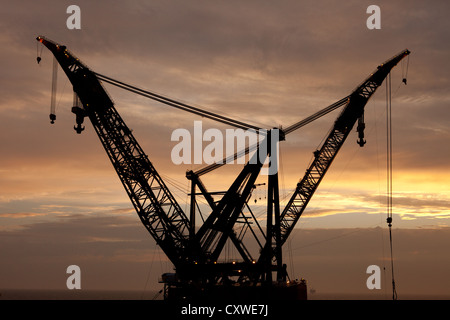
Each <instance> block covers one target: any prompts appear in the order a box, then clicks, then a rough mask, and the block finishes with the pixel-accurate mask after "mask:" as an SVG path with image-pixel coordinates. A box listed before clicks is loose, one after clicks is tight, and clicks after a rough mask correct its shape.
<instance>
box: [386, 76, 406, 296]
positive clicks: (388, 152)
mask: <svg viewBox="0 0 450 320" xmlns="http://www.w3.org/2000/svg"><path fill="white" fill-rule="evenodd" d="M405 84H406V82H405ZM391 98H392V96H391V73H389V76H388V78H387V81H386V171H387V179H386V180H387V186H386V187H387V192H386V193H387V219H386V222H387V224H388V227H389V244H390V251H391V272H392V300H397V291H396V289H395V279H394V258H393V250H392V101H391V100H392V99H391Z"/></svg>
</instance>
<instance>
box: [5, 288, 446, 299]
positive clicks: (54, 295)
mask: <svg viewBox="0 0 450 320" xmlns="http://www.w3.org/2000/svg"><path fill="white" fill-rule="evenodd" d="M163 299H164V297H163V293H162V292H161V291H151V290H147V291H138V290H135V291H133V290H124V291H114V290H40V289H31V290H25V289H0V300H146V301H150V300H154V301H160V300H163ZM308 300H392V296H390V295H389V294H386V293H380V294H373V293H370V294H361V293H320V292H315V293H310V294H308ZM397 300H449V301H450V294H448V295H438V294H404V295H402V294H399V295H398V296H397Z"/></svg>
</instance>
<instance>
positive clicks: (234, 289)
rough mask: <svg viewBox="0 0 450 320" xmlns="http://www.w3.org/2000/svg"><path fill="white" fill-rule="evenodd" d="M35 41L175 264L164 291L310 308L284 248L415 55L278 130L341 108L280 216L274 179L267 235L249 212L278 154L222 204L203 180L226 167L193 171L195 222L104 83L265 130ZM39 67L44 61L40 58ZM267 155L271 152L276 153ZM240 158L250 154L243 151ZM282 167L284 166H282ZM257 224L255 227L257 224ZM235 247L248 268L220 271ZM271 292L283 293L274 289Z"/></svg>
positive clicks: (244, 176)
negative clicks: (387, 85)
mask: <svg viewBox="0 0 450 320" xmlns="http://www.w3.org/2000/svg"><path fill="white" fill-rule="evenodd" d="M37 40H38V41H39V42H41V43H42V44H43V45H45V46H46V47H47V48H48V49H49V50H50V51H51V52H52V53H53V55H54V57H55V58H56V60H57V61H58V63H59V64H60V66H61V68H62V70H63V71H64V72H65V73H66V75H67V77H68V78H69V80H70V82H71V83H72V85H73V89H74V92H75V93H76V95H77V96H78V98H79V101H81V104H82V106H80V105H75V106H74V107H73V108H72V112H73V113H75V115H76V122H77V126H76V127H74V128H75V130H76V131H77V133H81V132H82V131H83V130H84V127H83V126H82V124H83V121H84V118H86V117H87V118H89V120H90V121H91V123H92V125H93V127H94V129H95V132H96V133H97V135H98V137H99V139H100V141H101V143H102V145H103V147H104V149H105V151H106V153H107V155H108V157H109V159H110V161H111V163H112V165H113V167H114V169H115V170H116V173H117V175H118V176H119V178H120V181H121V183H122V185H123V187H124V188H125V190H126V192H127V195H128V197H129V198H130V200H131V202H132V204H133V206H134V208H135V210H136V212H137V214H138V216H139V218H140V220H141V222H142V223H143V224H144V226H145V227H146V229H147V230H148V232H149V233H150V234H151V235H152V237H153V238H154V239H155V241H156V242H157V244H158V245H159V246H160V248H161V249H162V250H163V251H164V253H165V254H166V255H167V256H168V258H169V259H170V261H171V262H172V263H173V264H174V266H175V270H176V274H165V275H163V282H164V283H165V287H167V288H169V289H170V290H171V292H172V293H170V294H168V295H167V294H166V296H173V297H175V298H180V297H185V296H190V297H195V296H199V295H201V296H202V297H204V298H205V297H206V298H208V295H209V293H211V294H213V295H214V294H216V295H228V296H230V297H234V296H235V295H237V294H238V295H240V296H242V297H246V296H249V295H250V296H261V295H262V296H264V297H268V296H271V297H275V298H280V299H282V298H283V297H285V295H284V294H285V293H289V294H290V295H292V296H293V297H294V298H299V297H300V298H306V284H305V283H304V281H302V282H300V283H296V285H295V286H293V285H291V286H287V284H286V283H288V282H286V276H287V272H286V268H285V265H283V263H282V246H283V244H284V243H285V242H286V240H287V239H288V237H289V235H290V233H291V232H292V230H293V229H294V227H295V225H296V223H297V222H298V220H299V218H300V217H301V215H302V213H303V212H304V210H305V209H306V207H307V205H308V203H309V201H310V200H311V198H312V196H313V195H314V193H315V191H316V190H317V188H318V186H319V184H320V182H321V181H322V179H323V177H324V176H325V174H326V172H327V171H328V169H329V168H330V166H331V164H332V162H333V160H334V159H335V157H336V155H337V153H338V152H339V150H340V148H341V147H342V145H343V144H344V142H345V141H346V139H347V137H348V135H349V133H350V132H351V130H352V128H353V127H354V125H355V123H356V122H357V121H358V128H357V131H358V134H359V140H358V144H359V145H360V146H361V147H362V146H363V145H364V144H365V143H366V141H365V140H364V127H365V124H364V107H365V105H366V104H367V102H368V101H369V99H370V98H371V97H372V95H373V94H374V93H375V91H376V90H377V88H378V87H379V86H380V85H381V84H382V82H383V81H384V79H385V78H386V76H387V75H388V74H389V73H390V71H391V69H392V68H394V67H395V66H396V65H397V63H398V62H399V61H401V60H402V59H403V58H404V57H405V56H407V55H409V53H410V52H409V51H408V50H403V51H402V52H400V53H399V54H397V55H396V56H394V57H392V58H391V59H389V60H387V61H386V62H384V63H383V64H381V65H380V66H378V68H377V70H376V71H374V72H373V73H372V74H371V75H370V76H369V77H368V78H367V79H366V80H364V81H363V82H362V83H361V84H360V85H359V86H358V87H357V88H356V89H355V90H353V92H352V93H351V94H350V95H348V96H347V97H345V98H343V99H341V100H339V101H337V102H336V103H334V104H332V105H330V106H329V107H327V108H325V109H323V110H321V111H319V112H317V113H315V114H313V115H311V116H310V117H308V118H306V119H304V120H302V121H300V122H298V123H296V124H293V125H291V126H289V127H287V128H286V129H285V130H284V131H283V130H281V129H272V130H279V131H276V133H277V134H276V137H277V138H276V140H277V141H276V142H277V143H278V136H280V137H281V139H279V140H280V141H283V140H285V136H286V135H287V134H289V133H291V132H293V131H295V130H297V129H298V128H300V127H302V126H304V125H306V124H307V123H310V122H311V121H314V120H315V119H318V118H319V117H321V116H323V115H325V114H326V113H328V112H331V111H332V110H335V109H337V108H339V107H341V106H343V110H342V111H341V113H340V114H339V116H338V118H337V119H336V121H335V122H334V124H333V126H332V128H331V130H330V131H329V133H328V136H327V137H326V139H325V140H324V142H323V144H322V145H321V147H320V148H318V149H317V150H316V151H314V158H313V160H312V162H311V163H310V165H309V167H308V168H307V170H306V172H305V174H304V176H303V178H302V179H301V180H300V181H299V182H298V184H297V186H296V188H295V191H294V193H293V194H292V196H291V198H290V199H289V201H288V203H287V205H286V206H285V208H284V209H283V210H282V211H281V210H280V199H279V189H278V173H275V174H270V175H269V176H268V193H267V198H268V201H267V225H266V231H265V232H264V231H263V230H262V228H261V227H260V225H259V223H258V219H257V218H256V217H255V216H254V215H253V213H252V212H251V210H250V208H249V206H248V201H249V199H250V197H251V193H252V191H253V190H254V188H255V185H256V179H257V177H258V175H259V174H260V171H261V168H262V165H263V163H264V161H265V159H266V158H267V157H270V155H271V153H276V152H275V150H271V148H270V147H269V148H268V150H266V151H267V152H266V151H264V152H265V154H264V152H263V154H261V153H260V152H259V149H258V152H256V153H255V154H254V156H253V157H256V158H257V161H255V159H252V160H253V161H250V160H249V161H248V163H247V164H246V165H245V166H244V168H243V169H242V171H241V172H240V174H239V175H238V177H237V178H236V179H235V181H234V182H233V183H232V185H231V186H230V188H229V189H228V190H227V191H226V192H224V193H223V196H222V198H221V199H220V200H219V201H214V199H213V198H212V196H211V193H209V192H208V191H207V190H206V187H205V186H204V184H203V183H202V181H201V180H200V175H202V174H205V173H207V172H210V171H212V170H214V169H215V168H217V167H219V166H218V165H211V166H208V167H206V168H205V169H201V170H198V171H197V172H193V171H188V172H187V174H186V176H187V178H188V179H189V180H190V181H191V206H190V208H191V209H190V217H189V218H188V217H187V216H186V215H185V213H184V212H183V210H182V209H181V207H180V206H179V204H178V203H177V201H176V200H175V198H174V196H173V195H172V193H171V192H170V190H169V189H168V188H167V186H166V185H165V183H164V181H163V180H162V179H161V177H160V175H159V174H158V172H157V171H156V169H155V168H154V166H153V164H152V163H151V162H150V160H149V158H148V156H147V154H145V153H144V151H143V150H142V148H141V147H140V145H139V144H138V142H137V141H136V139H135V137H134V136H133V134H132V132H131V130H130V129H129V128H128V127H127V125H126V124H125V122H124V121H123V119H122V117H121V116H120V115H119V113H118V112H117V110H116V108H115V107H114V103H113V101H112V100H111V98H110V97H109V95H108V93H107V92H106V90H105V89H104V88H103V86H102V84H101V82H100V80H102V81H106V82H107V83H110V84H112V85H116V86H119V87H121V88H123V89H126V90H129V91H131V92H134V93H137V94H141V95H144V96H146V97H148V98H151V99H154V100H157V101H159V102H162V103H166V104H168V105H170V106H172V107H175V108H178V109H181V110H184V111H189V112H192V113H195V114H197V115H202V116H206V117H207V118H210V119H212V120H216V121H219V122H222V123H226V124H229V125H232V126H236V127H238V128H252V129H258V128H257V127H254V126H252V125H248V124H245V123H243V122H240V121H236V120H233V119H230V118H226V117H224V116H221V115H218V114H214V113H212V112H208V111H205V110H201V109H199V108H195V107H192V106H189V105H187V104H184V103H180V102H177V101H175V100H172V99H168V98H165V97H163V96H160V95H157V94H154V93H151V92H149V91H145V90H142V89H139V88H136V87H134V86H131V85H127V84H125V83H123V82H120V81H117V80H114V79H112V78H109V77H106V76H103V75H100V74H98V73H95V72H93V71H91V70H90V69H89V68H88V67H87V66H86V65H84V64H83V63H81V62H80V60H79V59H78V58H76V57H75V56H74V55H73V54H72V53H70V52H69V51H68V50H67V48H66V47H65V46H61V45H59V44H57V43H55V42H53V41H51V40H48V39H46V38H44V37H37ZM39 61H40V58H38V62H39ZM78 98H77V99H76V100H77V101H78ZM74 101H75V99H74ZM269 132H270V131H269ZM265 139H266V142H267V141H271V140H270V139H271V134H267V135H266V137H265ZM272 142H273V141H272ZM267 145H268V146H270V145H272V143H268V144H267ZM250 150H251V148H247V149H246V150H245V153H247V152H249V151H250ZM240 153H241V154H242V151H241V152H240ZM238 154H239V152H238ZM236 156H237V155H235V157H236ZM274 161H278V159H277V158H276V157H275V158H274ZM196 188H198V189H199V191H200V192H201V194H202V195H203V196H204V198H205V199H206V201H207V203H208V204H209V206H210V209H211V211H210V214H209V216H208V217H207V219H206V220H205V221H204V224H203V225H202V226H201V227H200V228H199V229H198V231H196V228H195V214H196V212H195V204H196V200H195V196H196ZM245 207H247V208H248V209H249V211H250V214H251V217H249V216H246V215H244V213H243V211H244V208H245ZM251 218H252V219H253V222H249V221H250V220H251ZM239 219H241V220H240V222H242V224H243V225H244V227H243V229H244V228H248V229H250V230H251V232H252V234H253V236H254V238H255V239H256V242H257V243H258V245H259V258H258V259H254V257H252V255H251V253H250V252H249V250H248V249H247V248H246V246H245V245H244V243H243V232H241V233H239V234H238V233H237V232H236V230H235V224H237V222H238V221H239ZM252 224H254V225H256V226H258V228H259V231H261V233H260V234H261V235H262V238H263V239H259V238H258V237H257V236H256V234H255V232H254V231H253V229H252V227H251V225H252ZM243 229H241V230H243ZM229 240H230V241H231V242H232V244H233V245H234V246H235V248H236V250H237V251H238V252H239V254H240V255H241V257H242V260H243V261H242V262H238V263H236V262H235V261H233V262H232V263H229V262H225V263H218V259H219V256H220V255H221V253H222V250H223V248H224V246H225V243H226V242H227V241H229ZM274 271H275V272H277V281H276V282H272V272H274ZM231 277H237V278H238V280H237V281H236V282H231V281H230V278H231ZM230 283H237V284H238V286H233V285H229V284H230ZM273 283H277V284H278V285H277V286H274V285H273ZM219 288H220V290H219ZM224 288H225V289H224ZM205 289H208V290H205ZM224 290H225V291H224Z"/></svg>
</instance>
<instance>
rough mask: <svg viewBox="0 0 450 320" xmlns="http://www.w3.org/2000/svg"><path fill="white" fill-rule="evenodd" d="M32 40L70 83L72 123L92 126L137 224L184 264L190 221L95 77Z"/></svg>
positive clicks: (66, 55)
mask: <svg viewBox="0 0 450 320" xmlns="http://www.w3.org/2000/svg"><path fill="white" fill-rule="evenodd" d="M37 40H38V41H39V42H41V43H42V44H44V45H45V46H46V47H47V48H48V49H49V50H50V51H51V52H52V53H53V55H54V56H55V58H56V59H57V60H58V62H59V64H60V66H61V68H62V69H63V71H64V72H65V73H66V75H67V77H68V78H69V80H70V82H71V83H72V85H73V88H74V91H75V92H76V94H77V95H78V97H79V98H80V100H81V102H82V104H83V108H73V109H72V111H73V112H74V113H76V115H77V123H78V125H79V127H80V124H81V123H82V121H83V118H84V117H88V118H89V119H90V121H91V122H92V125H93V127H94V129H95V131H96V133H97V135H98V137H99V138H100V141H101V143H102V145H103V147H104V148H105V151H106V153H107V154H108V157H109V159H110V160H111V163H112V165H113V167H114V169H115V170H116V172H117V174H118V176H119V178H120V181H121V182H122V184H123V186H124V188H125V190H126V192H127V194H128V196H129V198H130V200H131V202H132V204H133V206H134V208H135V209H136V212H137V214H138V215H139V218H140V219H141V221H142V223H143V224H144V226H145V227H146V228H147V230H148V231H149V233H150V234H151V235H152V236H153V238H154V239H155V240H156V242H157V244H158V245H159V246H160V247H161V249H162V250H163V251H164V252H165V253H166V254H167V256H168V258H169V259H170V260H171V261H172V263H173V264H174V265H175V266H176V265H178V264H180V263H181V262H184V260H185V259H188V257H187V256H186V252H187V251H186V247H187V245H188V240H189V239H188V230H189V221H188V219H187V217H186V216H185V214H184V212H183V210H182V209H181V207H180V206H179V204H178V203H177V201H176V200H175V198H174V196H173V195H172V193H171V192H170V191H169V189H168V188H167V186H166V185H165V184H164V182H163V180H162V179H161V177H160V176H159V174H158V172H157V171H156V169H155V168H154V166H153V164H152V163H151V162H150V160H149V159H148V157H147V155H146V154H145V153H144V151H143V150H142V148H141V147H140V145H139V144H138V142H137V141H136V139H135V138H134V136H133V134H132V132H131V130H130V129H129V128H128V127H127V126H126V124H125V122H124V121H123V119H122V117H121V116H120V115H119V113H118V112H117V110H116V109H115V107H114V103H113V102H112V100H111V99H110V98H109V96H108V94H107V92H106V90H105V89H104V88H103V86H102V85H101V83H100V81H99V80H98V78H97V76H96V75H95V74H94V73H93V72H92V71H91V70H90V69H89V68H88V67H87V66H85V65H84V64H83V63H81V62H80V60H79V59H78V58H76V57H75V56H74V55H73V54H71V53H70V52H69V51H68V50H67V49H66V47H65V46H61V45H59V44H57V43H55V42H53V41H51V40H48V39H46V38H44V37H37ZM80 132H81V130H79V131H78V133H80Z"/></svg>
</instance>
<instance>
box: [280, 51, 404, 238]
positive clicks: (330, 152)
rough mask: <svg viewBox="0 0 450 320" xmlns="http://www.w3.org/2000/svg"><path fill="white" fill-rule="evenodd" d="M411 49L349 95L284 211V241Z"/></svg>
mask: <svg viewBox="0 0 450 320" xmlns="http://www.w3.org/2000/svg"><path fill="white" fill-rule="evenodd" d="M409 53H410V51H409V50H403V51H402V52H401V53H399V54H397V55H396V56H394V57H392V58H391V59H389V60H387V61H386V62H384V63H382V64H381V65H380V66H378V68H377V70H376V71H375V72H374V73H372V74H371V75H370V76H369V77H368V78H367V79H366V80H364V81H363V82H362V83H361V84H360V85H359V86H358V87H357V88H356V89H355V90H354V91H353V92H352V93H351V94H350V95H349V96H348V100H347V105H346V106H345V107H344V109H343V110H342V112H341V114H340V115H339V117H338V118H337V120H336V121H335V123H334V125H333V127H332V129H331V131H330V133H329V134H328V136H327V138H326V139H325V141H324V143H323V144H322V147H321V148H320V149H318V150H316V151H315V152H314V160H313V161H312V162H311V164H310V166H309V167H308V169H307V170H306V173H305V175H304V176H303V178H302V179H301V180H300V182H299V183H298V184H297V187H296V189H295V191H294V194H293V195H292V196H291V198H290V200H289V202H288V204H287V205H286V207H285V208H284V210H283V212H282V214H281V217H280V219H281V222H280V227H281V243H280V245H282V244H283V243H284V242H285V241H286V240H287V238H288V236H289V234H290V233H291V231H292V229H293V228H294V226H295V224H296V222H297V221H298V219H299V218H300V216H301V215H302V213H303V211H304V210H305V208H306V206H307V204H308V202H309V201H310V200H311V197H312V196H313V194H314V192H315V191H316V189H317V187H318V186H319V184H320V182H321V181H322V178H323V177H324V175H325V173H326V172H327V170H328V168H329V167H330V166H331V163H332V162H333V160H334V158H335V156H336V154H337V153H338V151H339V149H340V148H341V147H342V145H343V144H344V142H345V139H346V138H347V136H348V134H349V133H350V131H351V130H352V128H353V126H354V125H355V122H356V121H357V120H358V119H359V118H361V116H362V115H363V113H364V106H365V105H366V103H367V102H368V101H369V99H370V98H371V96H372V95H373V94H374V92H375V91H376V89H377V88H378V87H379V86H380V85H381V84H382V83H383V81H384V79H385V78H386V76H387V75H388V74H389V73H390V71H391V69H392V68H393V67H395V66H396V65H397V63H398V62H400V61H401V60H402V59H403V58H404V57H406V56H407V55H409Z"/></svg>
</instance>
